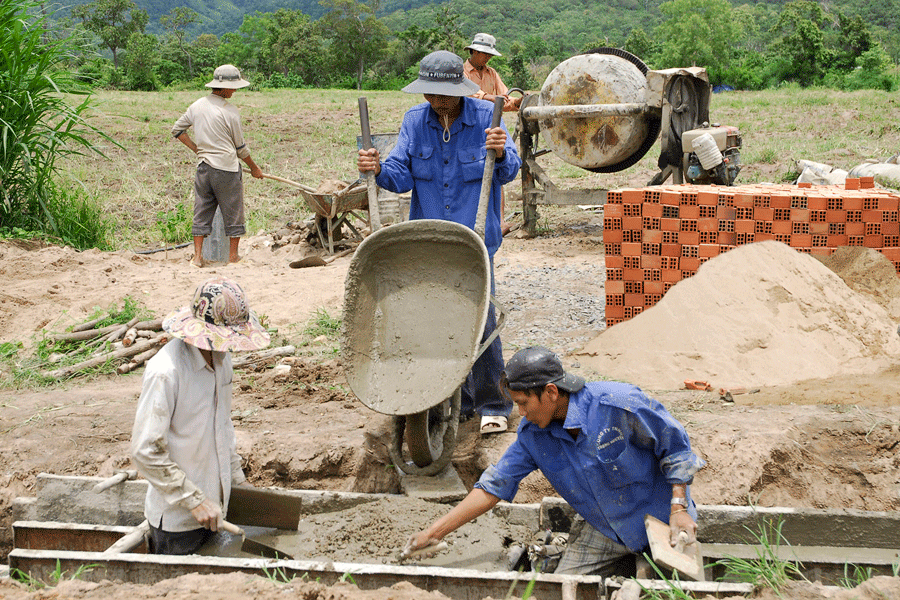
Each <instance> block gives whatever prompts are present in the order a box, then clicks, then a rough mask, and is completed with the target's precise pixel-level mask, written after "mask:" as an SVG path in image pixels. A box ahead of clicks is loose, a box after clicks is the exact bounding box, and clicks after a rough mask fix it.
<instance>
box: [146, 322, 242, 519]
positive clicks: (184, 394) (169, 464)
mask: <svg viewBox="0 0 900 600" xmlns="http://www.w3.org/2000/svg"><path fill="white" fill-rule="evenodd" d="M212 354H213V367H214V368H212V369H211V368H210V367H209V366H208V365H207V364H206V360H205V359H204V358H203V355H202V354H200V350H199V349H197V348H196V347H195V346H191V345H190V344H186V343H185V342H184V341H182V340H180V339H177V338H176V339H173V340H172V341H170V342H169V343H167V344H166V345H165V346H164V347H163V348H162V349H161V350H160V351H159V352H158V353H157V354H156V356H154V357H153V358H152V359H150V360H149V361H148V362H147V366H146V369H145V371H144V383H143V389H142V390H141V396H140V398H139V399H138V406H137V413H136V415H135V419H134V428H133V430H132V432H131V454H132V460H133V461H134V464H135V467H136V468H137V470H138V471H139V472H140V473H141V475H142V476H143V477H144V478H146V479H147V481H148V482H149V483H150V486H149V489H148V490H147V497H146V500H145V503H144V513H145V515H146V517H147V520H148V521H149V522H150V524H151V525H153V526H154V527H160V523H162V527H161V529H163V530H165V531H170V532H175V531H189V530H191V529H197V528H198V527H200V524H199V522H198V521H197V520H196V519H194V517H193V515H191V509H193V508H195V507H197V506H199V505H200V504H201V503H202V502H203V500H204V499H205V498H209V499H210V500H212V501H213V502H219V503H220V504H221V505H222V506H223V512H224V510H225V509H227V507H228V499H229V497H230V495H231V486H232V485H238V484H240V483H243V482H244V481H245V479H246V478H245V477H244V473H243V471H241V457H240V456H238V454H237V451H236V449H235V440H234V425H233V424H232V422H231V379H232V368H231V355H230V353H228V352H213V353H212Z"/></svg>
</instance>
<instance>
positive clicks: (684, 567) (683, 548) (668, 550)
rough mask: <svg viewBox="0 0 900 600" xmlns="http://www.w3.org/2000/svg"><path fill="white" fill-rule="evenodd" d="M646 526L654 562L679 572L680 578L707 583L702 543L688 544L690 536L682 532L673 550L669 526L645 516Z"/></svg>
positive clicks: (652, 517) (650, 516)
mask: <svg viewBox="0 0 900 600" xmlns="http://www.w3.org/2000/svg"><path fill="white" fill-rule="evenodd" d="M644 526H645V527H646V528H647V539H648V540H650V553H651V555H652V556H653V562H655V563H656V564H658V565H660V566H662V567H665V568H667V569H672V570H674V571H677V572H678V574H679V576H682V577H684V578H685V579H691V580H693V581H706V578H705V576H704V574H703V556H702V554H701V552H700V542H697V541H694V542H691V543H690V544H687V543H686V542H687V538H688V534H687V533H685V532H681V534H680V535H679V539H678V543H677V545H676V546H675V547H674V548H673V547H672V544H671V543H669V534H670V532H669V525H668V524H666V523H663V522H662V521H660V520H659V519H657V518H656V517H654V516H652V515H644Z"/></svg>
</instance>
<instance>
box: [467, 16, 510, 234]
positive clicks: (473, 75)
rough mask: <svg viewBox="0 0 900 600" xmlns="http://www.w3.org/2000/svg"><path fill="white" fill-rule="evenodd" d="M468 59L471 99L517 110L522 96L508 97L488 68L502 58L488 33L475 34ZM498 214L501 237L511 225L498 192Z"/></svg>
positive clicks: (500, 81)
mask: <svg viewBox="0 0 900 600" xmlns="http://www.w3.org/2000/svg"><path fill="white" fill-rule="evenodd" d="M466 50H468V51H469V58H467V59H466V62H465V64H464V65H463V73H464V74H465V76H466V78H468V79H471V80H472V81H474V82H475V83H476V84H478V88H479V89H478V91H477V92H475V93H474V94H472V97H473V98H479V99H481V100H487V101H488V102H493V101H494V98H496V97H497V96H500V97H502V98H503V112H510V111H515V110H519V106H521V105H522V98H523V96H517V97H515V98H510V97H509V88H508V87H506V84H505V83H503V80H502V79H500V73H498V72H497V69H495V68H493V67H489V66H488V61H489V60H491V58H493V57H495V56H503V55H502V54H500V52H498V51H497V40H496V38H494V36H492V35H491V34H489V33H476V34H475V38H474V39H473V40H472V43H471V44H469V45H468V46H466ZM500 214H501V215H502V217H503V220H502V222H501V225H500V228H501V231H502V232H503V235H506V234H507V233H509V232H510V230H511V229H512V225H511V224H510V223H508V222H507V221H506V195H505V192H504V191H503V190H500Z"/></svg>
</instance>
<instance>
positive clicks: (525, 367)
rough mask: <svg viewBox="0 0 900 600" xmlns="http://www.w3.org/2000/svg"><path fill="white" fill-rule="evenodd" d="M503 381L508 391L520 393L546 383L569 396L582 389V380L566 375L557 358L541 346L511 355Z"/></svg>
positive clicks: (504, 371) (570, 374) (576, 376)
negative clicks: (567, 393)
mask: <svg viewBox="0 0 900 600" xmlns="http://www.w3.org/2000/svg"><path fill="white" fill-rule="evenodd" d="M503 381H504V384H505V385H506V387H508V388H509V389H511V390H515V391H520V392H521V391H525V390H531V389H534V388H540V387H543V386H545V385H547V384H548V383H552V384H554V385H555V386H556V387H558V388H559V389H561V390H563V391H566V392H569V393H570V394H574V393H575V392H577V391H579V390H580V389H581V388H583V387H584V378H583V377H579V376H578V375H573V374H572V373H567V372H566V371H565V369H563V366H562V361H560V360H559V357H558V356H557V355H556V354H555V353H554V352H552V351H551V350H548V349H547V348H544V347H543V346H531V347H528V348H523V349H522V350H519V351H518V352H516V353H515V354H513V356H512V358H510V359H509V362H508V363H506V368H505V369H504V370H503Z"/></svg>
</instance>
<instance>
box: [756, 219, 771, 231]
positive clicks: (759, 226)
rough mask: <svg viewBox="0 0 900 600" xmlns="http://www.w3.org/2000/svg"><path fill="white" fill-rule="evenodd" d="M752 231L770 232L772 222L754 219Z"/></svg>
mask: <svg viewBox="0 0 900 600" xmlns="http://www.w3.org/2000/svg"><path fill="white" fill-rule="evenodd" d="M753 233H772V222H771V221H754V226H753Z"/></svg>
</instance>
